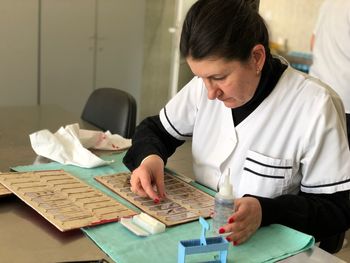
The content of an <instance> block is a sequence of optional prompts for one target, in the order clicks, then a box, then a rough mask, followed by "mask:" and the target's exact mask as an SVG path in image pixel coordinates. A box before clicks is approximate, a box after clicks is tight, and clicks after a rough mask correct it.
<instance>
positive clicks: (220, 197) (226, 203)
mask: <svg viewBox="0 0 350 263" xmlns="http://www.w3.org/2000/svg"><path fill="white" fill-rule="evenodd" d="M233 211H234V197H233V190H232V184H231V183H230V169H229V170H228V172H227V173H226V174H225V175H224V181H223V183H222V184H221V185H220V187H219V192H218V193H216V194H215V207H214V216H213V227H212V230H213V232H214V233H215V234H218V233H219V228H221V227H222V226H223V225H226V224H227V221H228V218H229V217H230V216H231V215H232V214H233Z"/></svg>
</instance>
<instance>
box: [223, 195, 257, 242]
mask: <svg viewBox="0 0 350 263" xmlns="http://www.w3.org/2000/svg"><path fill="white" fill-rule="evenodd" d="M261 219H262V211H261V206H260V202H259V201H258V199H256V198H254V197H242V198H238V199H236V200H235V212H234V213H233V214H232V216H231V217H230V218H229V219H228V224H227V225H224V226H223V227H222V228H223V229H224V231H225V232H226V233H228V232H232V233H231V234H230V235H228V236H227V237H226V239H227V241H229V242H232V243H233V244H234V245H235V246H236V245H239V244H242V243H244V242H245V241H247V240H248V239H249V238H250V237H251V236H252V235H253V234H254V233H255V232H256V230H257V229H258V228H259V227H260V224H261ZM221 232H222V230H221Z"/></svg>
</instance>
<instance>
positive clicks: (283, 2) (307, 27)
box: [259, 0, 323, 52]
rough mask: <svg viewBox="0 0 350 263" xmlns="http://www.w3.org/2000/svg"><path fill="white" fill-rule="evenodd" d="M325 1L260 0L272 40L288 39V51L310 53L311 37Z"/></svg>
mask: <svg viewBox="0 0 350 263" xmlns="http://www.w3.org/2000/svg"><path fill="white" fill-rule="evenodd" d="M322 2H323V0H260V8H259V10H260V14H261V15H262V16H263V17H264V18H265V20H266V22H267V24H268V26H269V28H270V34H271V35H270V36H271V40H273V41H277V39H278V38H285V39H287V46H288V50H294V51H303V52H309V51H310V37H311V34H312V31H313V28H314V25H315V23H316V19H317V15H318V10H319V7H320V5H321V3H322Z"/></svg>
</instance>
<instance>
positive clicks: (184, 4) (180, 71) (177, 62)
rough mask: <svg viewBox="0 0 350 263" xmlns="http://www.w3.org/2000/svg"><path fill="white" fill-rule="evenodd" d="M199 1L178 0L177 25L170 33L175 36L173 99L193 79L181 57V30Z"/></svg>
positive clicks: (172, 68) (172, 62)
mask: <svg viewBox="0 0 350 263" xmlns="http://www.w3.org/2000/svg"><path fill="white" fill-rule="evenodd" d="M196 1H197V0H176V19H175V25H174V26H173V27H171V28H169V32H170V33H172V34H173V45H172V52H171V54H172V58H171V71H170V79H171V81H170V90H169V97H170V98H171V97H173V96H174V95H175V94H176V93H177V91H178V90H179V89H181V88H182V87H183V86H184V85H185V84H186V83H187V82H188V81H189V80H190V79H191V78H192V76H193V75H192V72H191V70H190V69H189V67H188V65H187V63H186V61H185V59H184V58H181V57H180V52H179V43H180V37H181V29H182V24H183V21H184V19H185V17H186V14H187V11H188V10H189V9H190V7H191V6H192V5H193V4H194V3H195V2H196Z"/></svg>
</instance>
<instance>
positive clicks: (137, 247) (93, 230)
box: [12, 153, 314, 263]
mask: <svg viewBox="0 0 350 263" xmlns="http://www.w3.org/2000/svg"><path fill="white" fill-rule="evenodd" d="M123 156H124V153H121V154H113V155H108V156H104V157H103V159H105V160H114V163H112V164H110V165H107V166H103V167H98V168H92V169H86V168H80V167H76V166H72V165H62V164H59V163H48V164H39V165H29V166H17V167H14V168H12V169H13V170H15V171H19V172H25V171H36V170H57V169H62V170H65V171H67V172H69V173H71V174H73V175H75V176H77V177H78V178H80V179H82V180H83V181H85V182H87V183H88V184H89V185H91V186H93V187H96V188H98V189H100V190H101V191H103V192H104V193H106V194H108V195H110V196H112V197H114V198H116V199H117V200H118V201H120V202H121V203H123V204H124V205H127V206H128V207H130V208H132V209H134V210H136V211H139V210H138V209H137V208H135V206H133V205H132V204H130V203H129V202H127V201H126V200H124V199H123V198H121V197H119V196H118V195H117V194H115V193H113V192H112V191H110V190H108V189H107V188H106V187H104V186H103V185H101V184H100V183H98V182H97V181H96V180H94V179H93V177H94V176H97V175H107V174H113V173H118V172H122V171H127V168H126V167H125V166H124V165H123V163H122V158H123ZM193 184H194V185H196V186H198V185H197V184H195V183H193ZM201 189H202V190H205V191H206V192H208V193H210V194H213V193H214V192H213V191H211V190H209V189H206V188H205V187H201ZM208 221H209V223H211V220H208ZM82 230H83V231H84V233H85V234H86V235H87V236H89V237H90V238H91V239H92V240H93V241H94V242H95V243H96V244H97V245H98V246H99V247H100V248H101V249H102V250H103V251H104V252H105V253H106V254H107V255H108V256H109V257H111V258H112V259H113V260H114V261H116V262H118V263H126V262H131V263H134V262H141V261H144V262H162V263H166V262H177V253H178V243H179V241H181V240H190V239H199V238H200V234H201V225H200V224H199V222H198V221H195V222H191V223H187V224H182V225H179V226H173V227H169V228H167V229H166V231H165V232H164V233H161V234H156V235H152V236H149V237H146V238H144V237H137V236H135V235H134V234H132V233H131V232H129V230H127V229H126V228H124V227H123V226H122V225H121V224H119V223H109V224H104V225H99V226H94V227H86V228H83V229H82ZM207 236H210V233H209V234H207ZM313 245H314V238H313V237H312V236H309V235H306V234H303V233H301V232H299V231H296V230H293V229H291V228H288V227H285V226H282V225H277V224H276V225H270V226H267V227H262V228H260V229H259V230H258V231H257V232H256V233H255V234H254V235H253V236H252V237H251V238H250V239H249V240H248V241H247V242H246V243H244V244H242V245H239V246H232V244H229V251H228V262H237V263H239V262H244V263H253V262H275V261H278V260H281V259H283V258H286V257H289V256H292V255H294V254H297V253H299V252H301V251H304V250H307V249H309V248H311V247H312V246H313ZM216 254H217V253H210V254H197V255H191V256H187V257H186V262H203V261H210V260H211V261H212V260H214V256H215V255H216Z"/></svg>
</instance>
